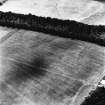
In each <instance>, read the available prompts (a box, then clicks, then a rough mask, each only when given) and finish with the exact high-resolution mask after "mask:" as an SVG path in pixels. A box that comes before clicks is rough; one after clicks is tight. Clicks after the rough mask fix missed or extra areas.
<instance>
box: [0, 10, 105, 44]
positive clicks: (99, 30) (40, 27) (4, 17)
mask: <svg viewBox="0 0 105 105" xmlns="http://www.w3.org/2000/svg"><path fill="white" fill-rule="evenodd" d="M0 25H2V26H7V27H13V28H18V29H27V30H32V31H38V32H43V33H46V34H50V35H55V36H59V37H64V38H72V39H77V40H82V41H87V42H91V43H95V44H98V45H101V46H105V26H103V25H87V24H83V23H79V22H76V21H70V20H60V19H56V18H50V17H38V16H35V15H32V14H28V15H24V14H16V13H12V12H1V11H0Z"/></svg>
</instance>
